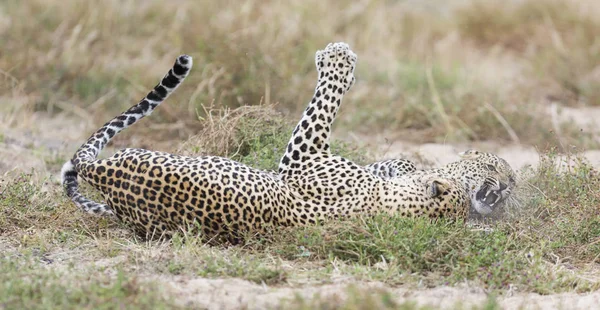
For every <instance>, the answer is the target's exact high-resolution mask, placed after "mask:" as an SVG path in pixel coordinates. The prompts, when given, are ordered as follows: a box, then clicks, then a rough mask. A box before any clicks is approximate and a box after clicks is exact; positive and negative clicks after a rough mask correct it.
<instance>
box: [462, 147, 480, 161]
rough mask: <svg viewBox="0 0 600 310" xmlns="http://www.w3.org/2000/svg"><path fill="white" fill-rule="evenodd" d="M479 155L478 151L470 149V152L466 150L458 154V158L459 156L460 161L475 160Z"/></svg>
mask: <svg viewBox="0 0 600 310" xmlns="http://www.w3.org/2000/svg"><path fill="white" fill-rule="evenodd" d="M481 154H482V153H481V152H480V151H478V150H474V149H470V150H466V151H464V152H460V153H458V156H460V158H461V159H475V158H477V157H479V156H481Z"/></svg>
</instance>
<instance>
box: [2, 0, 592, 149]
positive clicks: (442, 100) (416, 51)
mask: <svg viewBox="0 0 600 310" xmlns="http://www.w3.org/2000/svg"><path fill="white" fill-rule="evenodd" d="M332 12H335V13H332ZM332 14H334V15H335V16H332ZM598 14H600V6H599V5H597V4H596V2H595V1H591V0H590V1H586V0H574V1H558V0H525V1H509V2H508V3H504V2H503V3H500V2H494V1H467V2H460V4H454V5H453V4H452V3H450V2H444V1H423V2H418V3H414V2H412V1H358V2H357V1H342V0H340V1H328V2H326V3H322V2H318V1H315V0H308V1H291V2H289V1H288V2H285V3H282V2H278V1H271V0H267V1H245V2H238V1H220V2H214V1H178V2H177V3H176V4H169V5H166V4H165V3H164V2H162V1H157V0H155V1H140V0H130V1H118V0H108V1H103V2H101V3H100V2H98V3H96V2H88V1H80V0H66V1H45V0H44V1H42V0H32V1H27V2H22V1H15V0H8V1H3V2H2V3H1V4H0V39H1V40H0V48H1V49H2V51H3V53H2V54H0V68H2V71H3V76H4V77H5V78H4V79H3V83H2V85H3V87H2V89H3V91H4V92H5V93H6V94H11V95H12V96H15V97H19V98H23V97H25V98H26V100H25V101H26V102H25V104H23V103H22V101H21V100H19V101H14V102H15V103H11V101H10V100H8V102H9V104H8V106H9V107H8V109H9V110H12V111H22V110H25V111H49V112H51V113H57V112H60V111H66V112H68V113H74V114H75V115H77V116H79V117H85V118H90V119H93V121H94V122H95V123H96V122H102V121H103V120H105V119H106V118H108V117H110V116H112V115H114V114H115V113H116V112H118V111H120V110H123V109H125V108H127V107H128V106H130V105H131V104H132V103H133V102H135V101H137V100H139V98H141V97H142V96H143V95H144V94H145V93H146V91H147V90H148V89H149V88H150V87H151V86H152V85H154V83H156V81H157V80H158V78H159V77H160V76H161V75H162V74H164V72H165V71H166V69H167V68H168V67H169V66H170V65H171V62H172V61H173V59H174V58H175V57H176V56H177V55H178V54H180V53H189V54H191V55H192V56H194V57H195V60H194V62H195V68H194V70H193V72H192V74H191V76H190V77H189V79H188V80H187V81H186V82H185V83H184V85H182V87H181V89H180V90H178V92H177V93H176V94H175V96H174V98H172V99H170V100H169V103H168V104H167V105H165V106H164V107H161V109H159V111H158V113H157V114H159V115H160V119H159V120H158V121H161V122H164V123H169V124H173V123H177V124H179V125H178V126H173V127H172V128H171V131H175V132H177V133H179V136H182V134H183V136H186V135H189V133H191V132H193V131H194V130H196V129H197V128H198V126H199V125H198V123H197V120H196V115H197V112H198V113H199V114H200V115H201V116H206V115H204V114H203V113H204V112H203V110H202V108H201V107H202V105H214V106H216V107H221V108H225V107H229V108H235V107H238V106H242V105H257V104H259V103H261V102H262V103H263V104H272V103H275V102H278V103H279V104H278V105H277V107H278V110H280V111H282V112H284V113H286V114H288V113H289V114H290V115H297V114H298V113H299V112H300V111H301V110H302V109H303V108H304V106H305V105H306V103H307V102H308V100H309V99H310V97H311V95H312V94H311V92H312V89H313V88H314V84H315V81H316V73H315V69H314V65H313V55H314V52H315V51H316V50H317V49H319V48H322V47H323V46H325V45H326V44H327V43H328V42H331V41H338V40H343V41H347V42H349V43H350V45H351V47H352V48H353V49H354V50H355V51H356V52H357V54H358V55H359V62H358V68H357V74H356V76H357V78H358V83H357V84H356V85H355V86H354V88H353V89H352V90H351V91H350V93H349V96H348V98H347V99H346V100H345V103H344V108H343V110H342V111H343V112H342V113H341V114H340V121H338V122H337V126H336V128H337V127H341V128H344V129H348V128H350V129H352V131H354V132H359V133H367V132H368V133H373V132H381V131H383V130H387V131H389V130H393V131H397V132H400V133H401V136H402V137H403V138H405V139H411V140H415V141H418V142H428V141H438V140H443V141H462V142H465V141H475V140H499V141H520V142H524V143H528V144H535V145H538V146H540V147H543V148H545V147H551V146H556V144H557V143H556V142H554V141H556V139H551V138H552V135H553V134H556V133H560V134H561V135H564V137H561V141H563V142H564V144H566V145H563V147H567V145H571V144H574V145H577V146H580V147H589V146H594V145H595V144H597V141H594V139H592V138H590V135H589V134H588V133H587V131H586V132H581V131H580V130H579V129H580V128H578V127H577V126H575V125H573V124H569V123H567V124H563V125H557V124H553V123H552V121H551V118H550V115H549V113H548V106H549V105H550V104H553V103H557V104H559V105H570V106H573V105H575V106H581V105H589V106H597V105H600V95H599V94H600V93H598V90H599V89H600V74H599V72H600V71H599V70H600V56H599V55H600V52H599V49H600V45H599V43H598V38H599V37H600V22H598V21H597V18H595V17H596V16H598ZM5 96H7V95H5ZM16 102H19V104H16ZM557 126H558V127H557ZM136 130H138V131H141V130H139V129H136ZM182 132H183V133H182ZM136 134H139V132H138V133H136Z"/></svg>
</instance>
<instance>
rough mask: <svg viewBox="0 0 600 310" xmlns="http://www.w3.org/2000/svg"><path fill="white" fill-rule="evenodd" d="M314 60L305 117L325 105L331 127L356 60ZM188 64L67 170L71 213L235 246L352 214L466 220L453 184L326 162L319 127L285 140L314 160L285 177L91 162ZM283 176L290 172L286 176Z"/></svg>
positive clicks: (225, 164) (151, 154)
mask: <svg viewBox="0 0 600 310" xmlns="http://www.w3.org/2000/svg"><path fill="white" fill-rule="evenodd" d="M316 60H317V61H316V62H317V69H318V70H319V80H318V83H317V89H316V94H315V99H313V101H312V103H311V104H310V106H309V108H308V109H307V112H305V116H306V117H309V118H311V119H312V114H310V112H309V110H311V107H312V106H316V107H315V108H314V110H313V112H312V113H317V114H318V115H322V116H317V117H316V119H317V120H322V119H321V117H325V115H323V112H322V111H321V110H319V111H317V110H316V109H317V108H319V106H320V107H323V106H324V105H323V101H322V100H328V101H327V102H328V103H333V104H334V106H332V107H329V108H328V109H327V110H328V111H329V112H328V113H330V114H329V117H331V118H332V120H333V117H334V116H335V115H333V116H332V115H331V113H332V112H333V113H335V112H336V111H337V107H338V106H339V104H340V102H341V98H342V96H343V94H344V93H345V92H346V91H348V89H349V88H350V86H351V85H352V83H353V81H354V77H353V74H352V73H353V71H354V66H355V62H356V56H355V55H354V53H352V52H351V51H350V50H349V48H348V47H347V45H345V44H333V45H329V46H328V47H327V48H326V49H325V50H324V51H319V52H317V56H316ZM191 65H192V59H191V58H190V57H189V56H181V57H179V58H178V60H177V62H176V63H175V66H174V67H173V69H171V71H170V72H169V73H168V74H167V75H166V76H165V78H163V80H162V82H161V83H160V84H159V85H158V86H156V87H155V89H154V90H153V91H152V92H151V93H150V94H149V95H148V96H147V97H146V98H144V99H143V100H142V101H141V102H140V103H138V104H137V105H135V106H133V107H132V108H130V109H129V110H127V111H126V112H125V113H123V114H122V115H120V116H118V117H116V118H115V119H113V120H111V121H110V122H108V123H107V124H106V125H104V126H103V127H102V128H100V129H99V130H98V131H97V132H96V133H95V134H94V135H93V136H92V137H91V138H90V139H89V140H88V142H86V143H85V144H84V145H83V146H82V147H81V148H80V149H79V150H78V151H77V152H76V154H75V156H74V157H73V159H72V160H71V161H69V162H67V163H66V164H65V168H64V169H63V184H64V187H65V190H66V192H67V195H68V196H69V197H70V198H71V199H72V200H73V201H74V202H75V204H76V205H78V206H79V207H81V208H82V209H83V210H84V211H87V212H92V213H100V214H109V213H114V214H115V215H116V217H117V218H118V219H120V220H121V221H123V222H125V223H127V224H128V225H130V226H132V227H133V228H134V229H135V230H136V231H137V232H138V233H140V234H141V235H142V236H145V237H151V236H157V235H163V234H166V235H169V234H171V233H172V232H174V231H178V230H181V229H189V228H195V229H198V230H199V231H200V232H201V233H203V235H204V237H206V238H213V237H218V236H224V237H226V238H227V239H229V240H232V241H236V240H239V239H238V238H239V237H240V234H242V233H245V232H262V231H264V229H266V228H268V227H273V226H293V225H306V224H313V223H317V222H319V221H321V220H326V219H329V218H338V217H341V216H352V215H357V214H374V213H388V214H399V215H404V216H428V217H441V216H447V217H452V218H464V217H466V213H467V211H468V207H469V197H468V195H467V193H466V192H465V191H464V189H463V188H462V186H461V185H460V184H459V183H457V182H456V181H454V180H452V179H446V178H440V177H438V176H434V175H427V174H424V175H419V176H410V175H409V176H406V177H405V179H403V180H400V179H395V180H394V182H392V181H389V180H384V179H383V178H381V177H377V176H375V175H373V174H372V173H371V172H369V171H368V170H367V169H365V168H364V167H361V166H359V165H356V164H354V163H352V162H351V161H349V160H347V159H345V158H342V157H339V156H335V155H332V154H331V153H330V152H329V147H328V138H329V137H328V133H327V132H326V131H315V130H316V129H317V128H313V130H312V132H311V135H312V136H311V139H310V141H311V144H310V145H308V144H307V145H306V146H303V145H304V143H296V141H295V140H296V139H295V137H293V138H292V143H293V146H294V147H298V148H299V149H304V148H306V149H307V150H309V151H310V152H311V153H310V155H302V156H300V157H298V155H296V154H294V152H293V150H292V153H291V157H289V160H286V162H285V163H284V164H283V168H284V172H283V173H282V174H274V173H272V172H265V171H262V170H258V169H254V168H251V167H248V166H246V165H244V164H241V163H238V162H235V161H233V160H230V159H227V158H222V157H217V156H202V157H195V158H192V157H186V156H180V155H173V154H168V153H163V152H155V151H149V150H144V149H124V150H121V151H118V152H117V153H116V154H114V155H113V156H111V157H109V158H107V159H97V155H98V153H99V152H100V150H101V149H102V148H103V147H104V146H105V145H106V143H108V142H109V140H110V139H111V138H112V137H114V135H115V134H116V133H117V132H119V131H121V130H122V129H124V128H126V127H127V126H130V125H132V124H134V123H135V122H137V121H139V120H140V119H141V118H142V117H143V116H145V115H148V114H149V113H150V112H152V110H153V109H154V108H156V107H157V106H158V104H160V102H162V101H163V100H164V99H165V98H166V97H167V95H168V94H170V93H171V92H172V91H173V90H174V89H175V88H176V87H177V85H179V83H181V81H182V80H183V79H184V78H185V76H186V75H187V73H188V71H189V69H190V68H191ZM334 96H335V98H334ZM326 98H328V99H326ZM319 101H321V104H319ZM333 107H334V108H333ZM319 109H320V108H319ZM332 120H331V121H332ZM325 121H327V117H325ZM324 125H325V123H323V124H322V125H321V126H324ZM298 128H300V129H297V130H295V131H294V135H296V136H297V135H298V134H301V135H303V137H307V135H308V132H309V131H308V128H304V126H303V122H302V121H301V122H300V124H299V127H298ZM306 156H308V157H306ZM284 158H285V157H284ZM287 168H292V169H293V171H294V173H291V174H287V173H285V169H287ZM297 172H300V173H297ZM77 177H80V178H81V179H83V180H84V181H85V182H87V183H89V184H91V185H92V186H93V187H95V188H96V189H97V190H99V191H100V192H101V194H102V196H103V198H104V200H105V201H106V205H104V204H100V203H96V202H92V201H90V200H88V199H86V198H84V197H83V196H81V194H79V192H78V189H77ZM289 177H298V178H289ZM288 178H289V179H288ZM308 193H314V194H315V195H318V196H310V195H308Z"/></svg>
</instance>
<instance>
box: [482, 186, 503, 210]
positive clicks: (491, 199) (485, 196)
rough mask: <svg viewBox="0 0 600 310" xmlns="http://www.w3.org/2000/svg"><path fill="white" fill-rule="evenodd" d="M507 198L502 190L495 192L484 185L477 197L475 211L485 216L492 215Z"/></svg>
mask: <svg viewBox="0 0 600 310" xmlns="http://www.w3.org/2000/svg"><path fill="white" fill-rule="evenodd" d="M505 196H507V195H503V194H502V190H494V189H491V188H490V187H489V186H487V185H484V186H482V187H481V188H480V189H479V191H478V192H477V194H476V195H475V204H474V207H475V210H477V212H479V213H480V214H483V215H486V214H490V213H492V211H494V209H495V208H496V207H497V206H498V205H500V204H502V202H503V201H504V200H506V197H505Z"/></svg>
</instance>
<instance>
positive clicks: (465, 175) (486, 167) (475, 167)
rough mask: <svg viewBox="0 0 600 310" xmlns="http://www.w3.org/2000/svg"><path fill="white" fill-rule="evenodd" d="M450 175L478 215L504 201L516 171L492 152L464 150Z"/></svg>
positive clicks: (486, 212) (514, 184)
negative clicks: (469, 197)
mask: <svg viewBox="0 0 600 310" xmlns="http://www.w3.org/2000/svg"><path fill="white" fill-rule="evenodd" d="M459 155H460V157H461V160H460V161H459V162H457V163H454V165H453V167H452V169H453V172H452V174H453V175H454V176H455V177H457V178H458V179H460V180H461V181H462V183H463V185H464V186H465V188H466V189H467V191H468V192H469V194H470V196H471V205H472V207H473V208H474V209H475V210H476V211H477V212H478V213H479V214H482V215H487V214H490V213H492V211H494V209H495V208H497V207H499V206H500V205H502V204H504V203H505V202H506V201H507V200H508V199H509V197H511V193H512V191H513V190H514V188H515V186H516V185H517V183H516V174H515V172H514V171H513V169H512V168H511V167H510V165H509V164H508V163H507V162H506V160H504V159H502V158H500V157H498V156H497V155H494V154H492V153H486V152H481V151H477V150H468V151H465V152H462V153H459Z"/></svg>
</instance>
